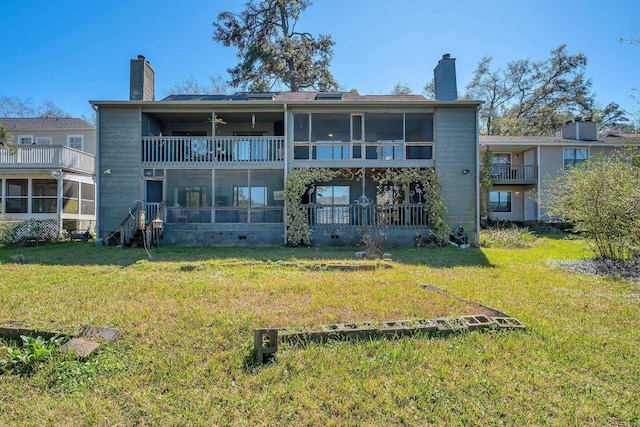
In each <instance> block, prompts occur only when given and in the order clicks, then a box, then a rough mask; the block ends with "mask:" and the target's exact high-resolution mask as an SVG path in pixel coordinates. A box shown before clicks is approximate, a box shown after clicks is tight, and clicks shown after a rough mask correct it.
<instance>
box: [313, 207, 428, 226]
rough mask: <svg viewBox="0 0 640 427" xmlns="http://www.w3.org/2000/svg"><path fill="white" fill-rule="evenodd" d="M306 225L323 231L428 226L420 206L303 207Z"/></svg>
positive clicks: (425, 214)
mask: <svg viewBox="0 0 640 427" xmlns="http://www.w3.org/2000/svg"><path fill="white" fill-rule="evenodd" d="M303 209H304V210H305V211H306V214H307V219H308V223H309V225H311V226H312V227H315V228H322V227H331V228H335V227H336V226H339V227H392V228H395V227H397V228H410V227H425V226H428V225H429V215H428V213H427V211H426V209H425V206H424V205H423V204H417V203H416V204H393V205H391V204H384V205H376V204H369V205H363V204H357V203H356V204H348V205H331V206H322V205H315V204H309V205H303Z"/></svg>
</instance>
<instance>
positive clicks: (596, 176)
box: [545, 152, 640, 260]
mask: <svg viewBox="0 0 640 427" xmlns="http://www.w3.org/2000/svg"><path fill="white" fill-rule="evenodd" d="M637 159H638V155H637V154H636V153H632V152H629V153H626V152H624V153H618V154H615V155H611V156H606V157H605V156H602V155H599V156H596V157H594V158H593V159H591V160H589V161H587V162H585V163H584V164H583V165H581V166H579V167H575V168H572V169H570V170H568V171H566V173H564V174H562V175H561V176H560V177H558V178H556V179H554V180H553V181H552V182H551V185H550V186H549V187H550V188H551V190H549V191H548V192H547V197H546V198H545V199H546V205H547V206H546V207H547V211H548V212H549V213H550V214H551V215H557V216H558V217H560V218H562V219H563V220H565V221H568V222H570V223H572V224H573V226H574V230H575V231H576V232H579V233H582V234H583V235H584V236H585V237H586V238H587V241H588V242H589V244H590V246H591V249H592V250H593V252H594V253H595V255H596V256H598V257H600V258H606V259H617V260H623V259H630V258H633V257H635V256H637V255H638V254H640V203H638V200H640V167H639V166H638V164H637Z"/></svg>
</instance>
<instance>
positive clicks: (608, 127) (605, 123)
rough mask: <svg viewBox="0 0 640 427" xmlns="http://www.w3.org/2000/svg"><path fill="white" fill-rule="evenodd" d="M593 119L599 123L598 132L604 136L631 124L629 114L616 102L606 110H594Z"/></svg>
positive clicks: (610, 104)
mask: <svg viewBox="0 0 640 427" xmlns="http://www.w3.org/2000/svg"><path fill="white" fill-rule="evenodd" d="M592 118H593V120H594V121H596V122H598V132H599V133H600V134H601V135H603V136H606V135H608V134H609V133H610V132H613V131H616V130H618V129H623V128H624V126H623V125H625V124H626V123H627V122H629V118H628V117H627V113H626V112H625V111H624V110H622V109H621V108H620V106H619V105H618V104H617V103H615V102H610V103H609V104H607V106H605V107H604V108H596V109H594V110H593V116H592ZM626 130H629V129H626Z"/></svg>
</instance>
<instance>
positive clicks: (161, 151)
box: [142, 136, 284, 167]
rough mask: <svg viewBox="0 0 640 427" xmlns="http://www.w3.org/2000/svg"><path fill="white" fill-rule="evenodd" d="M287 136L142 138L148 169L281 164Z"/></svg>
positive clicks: (144, 157)
mask: <svg viewBox="0 0 640 427" xmlns="http://www.w3.org/2000/svg"><path fill="white" fill-rule="evenodd" d="M283 161H284V136H216V137H212V136H199V137H183V136H171V137H166V136H160V137H143V138H142V163H143V165H144V166H145V167H165V166H180V167H189V166H198V165H204V166H211V165H212V164H244V165H248V164H251V163H255V164H261V165H262V164H265V163H281V162H283Z"/></svg>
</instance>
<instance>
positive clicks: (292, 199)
mask: <svg viewBox="0 0 640 427" xmlns="http://www.w3.org/2000/svg"><path fill="white" fill-rule="evenodd" d="M370 172H371V178H372V180H373V181H374V182H375V183H376V184H378V185H379V186H381V187H389V186H399V187H404V186H409V185H410V184H413V183H416V184H419V185H420V186H421V188H422V191H423V196H424V209H425V211H426V213H427V214H428V216H429V222H430V224H431V225H432V226H433V228H434V233H435V235H436V236H437V238H438V239H440V240H441V241H442V242H444V241H446V240H447V239H448V236H449V227H448V226H447V224H446V223H445V222H444V214H445V206H444V202H443V200H442V197H441V195H440V180H439V179H438V176H437V175H436V172H435V170H434V169H432V168H429V169H420V168H409V169H408V168H397V169H393V168H388V169H370ZM336 178H342V179H346V180H357V181H359V180H360V179H362V176H361V169H328V168H304V169H295V170H293V171H292V172H291V173H290V174H289V175H288V177H287V181H286V183H285V186H284V193H285V196H284V197H285V206H286V207H287V242H288V243H289V245H292V246H298V245H310V244H311V229H310V228H309V224H308V221H307V212H306V210H305V208H304V207H303V206H301V205H300V200H301V199H302V196H303V195H304V193H305V192H307V191H309V188H310V187H311V186H312V185H313V184H315V183H320V182H328V181H331V180H333V179H336Z"/></svg>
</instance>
